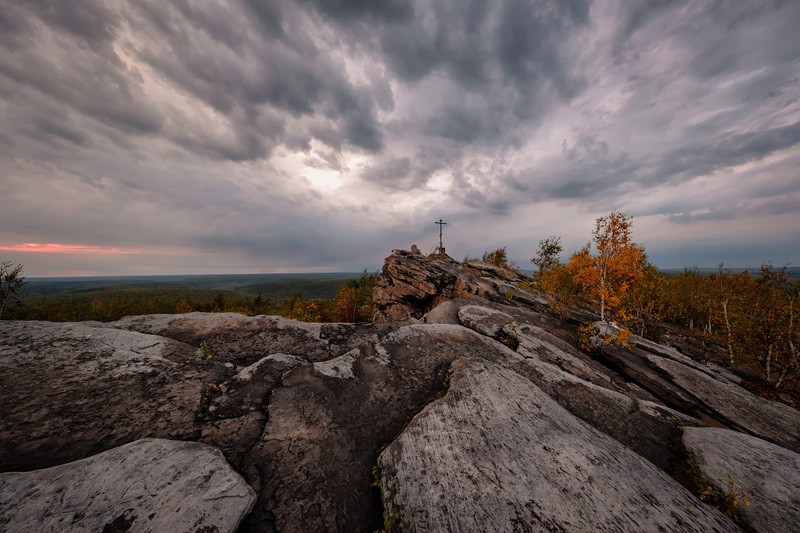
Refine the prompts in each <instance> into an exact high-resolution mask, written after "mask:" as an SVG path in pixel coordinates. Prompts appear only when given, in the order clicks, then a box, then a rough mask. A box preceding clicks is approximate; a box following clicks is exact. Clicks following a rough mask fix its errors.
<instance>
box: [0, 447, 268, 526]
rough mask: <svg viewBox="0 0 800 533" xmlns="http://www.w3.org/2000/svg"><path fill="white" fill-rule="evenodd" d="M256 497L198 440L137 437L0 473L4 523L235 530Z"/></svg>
mask: <svg viewBox="0 0 800 533" xmlns="http://www.w3.org/2000/svg"><path fill="white" fill-rule="evenodd" d="M254 501H255V493H254V492H253V489H251V488H250V487H249V486H248V485H247V483H245V482H244V480H243V479H242V477H241V476H240V475H239V474H237V473H236V472H234V471H233V470H232V469H231V467H230V466H229V465H228V463H227V462H226V461H225V459H224V458H223V457H222V454H221V453H220V452H219V450H216V449H215V448H212V447H210V446H206V445H203V444H198V443H196V442H180V441H174V440H161V439H143V440H138V441H135V442H132V443H130V444H126V445H124V446H120V447H119V448H115V449H113V450H109V451H107V452H104V453H101V454H99V455H94V456H92V457H89V458H87V459H82V460H80V461H75V462H73V463H67V464H64V465H59V466H54V467H51V468H46V469H43V470H36V471H34V472H24V473H6V474H0V528H2V530H3V531H29V532H36V531H42V532H45V531H60V532H65V533H66V532H70V531H75V532H77V531H128V530H131V531H142V532H152V533H157V532H162V531H169V532H173V533H181V532H186V533H195V532H203V531H208V532H211V531H215V532H219V533H224V532H233V531H236V528H237V527H238V526H239V523H240V522H241V521H242V519H243V518H244V516H245V515H246V514H247V513H248V512H249V511H250V508H251V507H252V506H253V502H254Z"/></svg>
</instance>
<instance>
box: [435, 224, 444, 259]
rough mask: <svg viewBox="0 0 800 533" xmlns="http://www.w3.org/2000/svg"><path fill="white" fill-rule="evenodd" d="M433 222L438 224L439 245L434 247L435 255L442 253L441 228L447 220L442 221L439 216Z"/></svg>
mask: <svg viewBox="0 0 800 533" xmlns="http://www.w3.org/2000/svg"><path fill="white" fill-rule="evenodd" d="M434 224H439V247H438V248H437V249H436V252H435V253H436V255H444V245H443V244H442V228H444V226H446V225H447V222H443V221H442V219H441V218H440V219H439V220H437V221H436V222H434Z"/></svg>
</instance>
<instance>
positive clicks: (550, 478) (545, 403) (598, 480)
mask: <svg viewBox="0 0 800 533" xmlns="http://www.w3.org/2000/svg"><path fill="white" fill-rule="evenodd" d="M379 465H380V466H381V468H382V478H381V479H382V493H383V498H384V503H385V505H386V506H387V508H388V509H389V512H390V514H394V516H395V519H396V520H397V522H398V523H399V525H400V526H401V529H402V530H403V531H464V532H467V531H512V530H513V531H545V530H546V531H672V532H691V531H695V532H698V533H699V532H722V531H738V528H736V527H735V526H734V525H733V524H731V523H730V522H728V521H727V520H726V519H725V518H724V517H723V516H722V515H720V514H719V513H717V512H715V511H713V510H711V509H710V508H708V507H706V506H705V505H703V504H702V503H700V502H699V501H698V500H697V499H696V498H695V497H694V496H692V495H691V494H689V493H688V492H687V491H686V490H685V489H684V488H683V487H681V486H680V485H678V484H677V482H675V481H674V480H672V479H671V478H670V477H669V476H667V475H666V474H665V473H664V472H662V471H661V470H659V469H657V468H656V467H655V466H653V465H652V464H650V463H648V462H647V461H645V460H644V459H642V458H641V457H640V456H638V455H636V454H635V453H633V452H631V451H630V450H628V449H626V448H625V447H624V446H622V445H621V444H619V443H618V442H617V441H615V440H614V439H612V438H610V437H608V436H606V435H603V434H602V433H600V432H598V431H597V430H595V429H593V428H592V427H590V426H589V425H587V424H586V423H584V422H582V421H581V420H579V419H577V418H576V417H574V416H573V415H571V414H570V413H569V412H568V411H566V410H565V409H564V408H563V407H561V406H560V405H558V404H557V403H556V402H555V401H553V400H552V399H551V398H549V397H548V396H547V395H546V394H545V393H544V392H543V391H542V390H541V389H539V388H538V387H536V386H535V385H533V384H532V383H531V382H530V381H528V380H527V379H525V378H523V377H522V376H519V375H518V374H515V373H514V372H511V371H508V370H505V369H503V368H501V367H498V366H496V365H494V364H492V363H489V362H486V361H481V360H476V359H467V360H458V361H456V363H454V365H453V374H452V377H451V381H450V389H449V391H448V393H447V395H445V397H444V398H442V399H440V400H437V401H436V402H434V403H432V404H430V405H428V406H427V407H426V408H425V409H424V410H423V411H422V413H420V414H419V415H417V417H415V419H414V421H413V422H412V423H411V424H410V425H409V426H408V427H407V428H406V429H405V430H404V431H403V433H402V434H401V435H400V437H398V439H397V440H395V441H394V442H393V443H392V444H391V445H390V446H389V447H388V448H387V449H386V450H385V451H384V452H383V453H382V454H381V457H380V460H379ZM676 509H680V514H678V513H676V511H675V510H676Z"/></svg>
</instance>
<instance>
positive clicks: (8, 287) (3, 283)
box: [0, 261, 25, 318]
mask: <svg viewBox="0 0 800 533" xmlns="http://www.w3.org/2000/svg"><path fill="white" fill-rule="evenodd" d="M21 274H22V265H15V264H13V263H11V262H10V261H3V262H0V318H3V311H4V310H5V308H6V306H7V305H8V304H9V303H11V301H12V300H16V299H17V298H18V297H19V292H20V291H21V290H22V286H23V285H24V284H25V277H24V276H22V275H21Z"/></svg>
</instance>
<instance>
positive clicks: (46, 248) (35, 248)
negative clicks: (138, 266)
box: [0, 242, 139, 255]
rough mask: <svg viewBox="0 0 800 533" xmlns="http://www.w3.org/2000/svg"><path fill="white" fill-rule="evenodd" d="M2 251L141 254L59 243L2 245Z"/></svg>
mask: <svg viewBox="0 0 800 533" xmlns="http://www.w3.org/2000/svg"><path fill="white" fill-rule="evenodd" d="M0 251H7V252H33V253H48V254H100V255H120V254H135V253H139V250H134V249H120V248H110V247H107V246H87V245H83V244H58V243H37V242H23V243H19V244H11V245H0Z"/></svg>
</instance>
